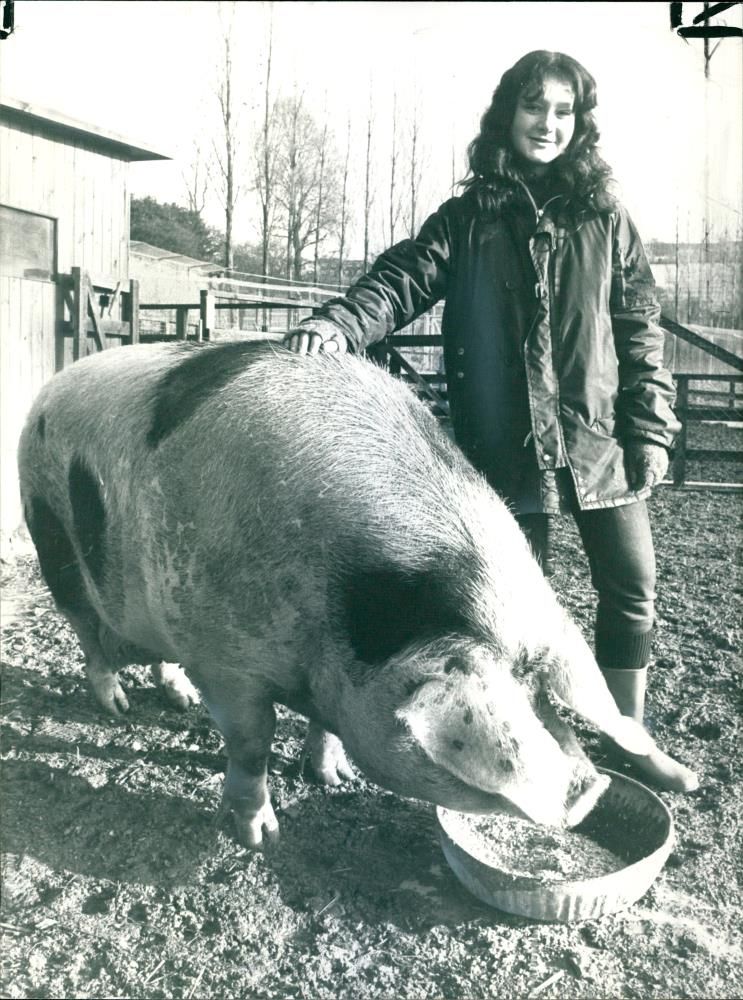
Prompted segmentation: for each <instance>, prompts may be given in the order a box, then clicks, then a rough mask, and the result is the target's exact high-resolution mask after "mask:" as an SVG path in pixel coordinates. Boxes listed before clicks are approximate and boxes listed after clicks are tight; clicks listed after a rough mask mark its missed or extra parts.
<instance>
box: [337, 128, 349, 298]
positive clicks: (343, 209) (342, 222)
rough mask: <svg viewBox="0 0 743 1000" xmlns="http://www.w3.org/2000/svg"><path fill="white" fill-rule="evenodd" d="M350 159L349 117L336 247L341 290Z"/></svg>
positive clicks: (346, 230) (346, 225) (346, 228)
mask: <svg viewBox="0 0 743 1000" xmlns="http://www.w3.org/2000/svg"><path fill="white" fill-rule="evenodd" d="M350 157H351V118H350V116H349V119H348V123H347V125H346V156H345V159H344V161H343V180H342V186H341V205H340V227H339V230H340V231H339V236H340V242H339V245H338V284H339V285H340V287H341V288H342V287H343V285H344V281H343V264H344V262H345V253H346V236H347V234H348V161H349V159H350Z"/></svg>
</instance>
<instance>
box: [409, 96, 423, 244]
mask: <svg viewBox="0 0 743 1000" xmlns="http://www.w3.org/2000/svg"><path fill="white" fill-rule="evenodd" d="M420 160H421V149H420V120H419V117H418V106H417V104H416V107H415V109H414V111H413V120H412V121H411V123H410V176H409V181H410V202H409V206H408V212H409V215H408V235H409V236H410V238H411V239H413V237H414V236H415V234H416V231H417V222H418V217H417V213H418V200H419V198H420V183H421V166H420Z"/></svg>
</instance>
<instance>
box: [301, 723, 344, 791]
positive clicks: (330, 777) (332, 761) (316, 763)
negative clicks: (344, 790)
mask: <svg viewBox="0 0 743 1000" xmlns="http://www.w3.org/2000/svg"><path fill="white" fill-rule="evenodd" d="M308 757H310V758H311V759H312V767H313V770H314V771H315V774H316V775H317V777H318V778H319V779H320V781H321V782H322V783H323V784H324V785H340V784H341V783H342V782H343V780H344V778H354V777H355V775H354V773H353V770H352V768H351V765H350V764H349V763H348V758H347V757H346V752H345V750H344V749H343V744H342V743H341V741H340V740H339V739H338V737H337V736H334V735H333V734H332V733H329V732H327V731H326V730H325V729H323V728H322V726H321V725H319V724H318V723H317V722H310V728H309V729H308V731H307V736H306V738H305V741H304V749H303V750H302V765H303V766H304V762H305V761H306V760H307V758H308Z"/></svg>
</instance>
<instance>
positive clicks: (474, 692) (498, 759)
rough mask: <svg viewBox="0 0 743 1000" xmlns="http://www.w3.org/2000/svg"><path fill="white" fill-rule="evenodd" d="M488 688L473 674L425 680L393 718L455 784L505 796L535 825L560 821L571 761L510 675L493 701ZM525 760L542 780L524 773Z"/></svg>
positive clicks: (503, 678)
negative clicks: (551, 772) (532, 762)
mask: <svg viewBox="0 0 743 1000" xmlns="http://www.w3.org/2000/svg"><path fill="white" fill-rule="evenodd" d="M493 687H496V685H493V686H491V685H487V686H486V685H485V683H484V681H483V680H482V678H480V677H479V676H477V675H476V674H475V675H469V676H466V677H463V676H462V675H461V674H460V675H459V676H457V677H454V678H452V677H446V678H441V679H436V680H431V681H428V682H426V683H425V684H423V685H422V686H421V687H420V688H419V689H418V690H417V691H416V692H415V694H414V695H413V696H412V697H411V698H410V699H409V700H408V701H407V702H405V703H404V704H403V705H402V706H400V708H399V709H398V710H397V712H396V715H397V717H398V718H399V719H400V720H401V721H402V722H403V723H404V724H405V726H406V728H407V730H408V732H409V733H410V735H411V737H412V738H413V739H414V740H415V742H416V744H418V746H420V748H421V749H422V750H423V751H424V752H425V753H426V755H427V756H428V757H429V758H430V759H431V760H432V761H433V762H434V763H435V764H437V765H438V766H439V767H441V768H443V769H445V770H446V771H449V772H450V773H451V774H453V775H454V776H455V777H457V778H459V779H460V781H463V782H464V783H465V784H467V785H469V786H470V787H472V788H477V789H480V790H481V791H483V792H487V793H489V794H491V795H502V796H505V797H506V798H508V799H510V800H511V801H512V802H513V803H515V804H516V805H517V806H518V807H519V808H520V809H521V810H522V812H524V813H525V814H526V815H527V816H529V817H531V818H532V819H533V820H534V821H535V822H544V823H555V822H560V821H561V818H562V816H563V813H564V809H565V790H566V788H567V786H568V783H569V781H570V773H569V772H570V766H571V765H570V762H569V761H568V760H567V759H566V758H565V757H564V755H563V754H562V753H561V752H560V748H559V746H558V745H557V743H556V742H555V741H554V740H553V738H552V737H551V736H550V734H549V733H548V732H547V731H546V729H545V728H544V727H543V726H542V725H541V723H540V722H539V720H538V719H537V718H536V716H535V715H534V713H533V711H532V709H531V706H530V705H529V702H528V699H527V697H526V695H525V693H524V691H523V690H522V689H521V688H520V687H519V685H518V684H517V683H516V682H515V681H514V679H513V677H512V675H511V674H510V672H508V671H505V670H504V671H503V673H502V674H499V678H498V683H497V697H498V701H497V703H496V702H495V701H494V697H493V696H494V691H493ZM517 734H518V736H517ZM530 760H531V761H538V762H539V767H538V768H537V770H538V771H539V772H540V777H541V778H544V779H545V780H540V781H539V782H534V780H533V774H526V773H525V771H524V767H525V766H526V769H527V771H528V770H529V768H528V762H529V761H530ZM551 770H553V771H555V773H554V774H551V775H548V773H547V772H549V771H551ZM558 772H559V773H558Z"/></svg>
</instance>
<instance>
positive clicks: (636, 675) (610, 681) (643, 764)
mask: <svg viewBox="0 0 743 1000" xmlns="http://www.w3.org/2000/svg"><path fill="white" fill-rule="evenodd" d="M601 673H602V674H603V675H604V680H605V681H606V685H607V687H608V688H609V691H610V692H611V695H612V697H613V698H614V701H615V702H616V704H617V708H618V709H619V711H620V712H621V713H622V715H628V716H629V717H630V718H631V719H634V720H635V721H636V722H640V723H641V722H642V721H643V717H644V714H645V689H646V686H647V675H648V671H647V667H644V668H641V669H639V670H621V669H617V668H612V669H610V668H605V667H602V668H601ZM608 742H609V745H610V747H611V750H612V751H613V752H614V753H615V754H617V755H618V756H620V757H621V758H622V759H623V760H626V761H627V762H629V763H630V764H632V766H633V768H634V769H635V770H636V771H637V772H638V773H639V774H641V775H642V777H643V779H644V780H646V781H647V782H648V783H649V784H652V785H655V787H656V788H661V789H663V790H664V791H668V792H693V791H694V790H695V789H696V788H698V787H699V779H698V778H697V776H696V774H695V773H694V771H691V770H690V769H689V768H688V767H685V766H684V765H683V764H681V763H679V761H677V760H674V759H673V757H669V756H668V754H665V753H663V751H662V750H661V749H660V748H659V747H656V748H655V749H654V750H653V752H652V753H650V754H649V755H648V756H647V757H643V756H640V755H639V754H631V753H628V752H627V751H626V750H623V749H622V748H621V747H619V746H617V744H616V743H614V742H613V740H609V741H608Z"/></svg>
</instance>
